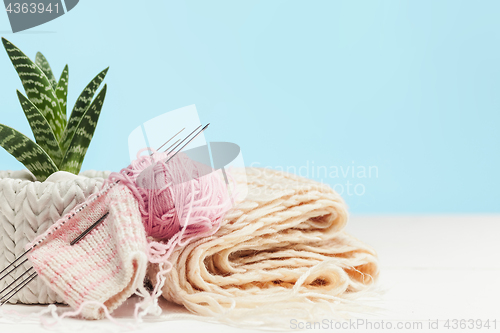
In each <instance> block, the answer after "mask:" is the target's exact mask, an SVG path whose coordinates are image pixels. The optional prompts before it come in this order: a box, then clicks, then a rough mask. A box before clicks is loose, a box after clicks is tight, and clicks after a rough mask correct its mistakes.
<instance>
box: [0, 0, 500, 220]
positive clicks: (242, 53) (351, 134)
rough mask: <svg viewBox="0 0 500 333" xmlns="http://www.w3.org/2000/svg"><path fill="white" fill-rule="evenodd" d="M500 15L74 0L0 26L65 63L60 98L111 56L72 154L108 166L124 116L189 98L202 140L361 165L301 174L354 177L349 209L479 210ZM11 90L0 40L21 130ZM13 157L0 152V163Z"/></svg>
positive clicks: (23, 125)
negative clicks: (81, 150) (97, 109)
mask: <svg viewBox="0 0 500 333" xmlns="http://www.w3.org/2000/svg"><path fill="white" fill-rule="evenodd" d="M499 17H500V2H498V1H411V2H405V1H333V0H326V1H317V0H316V1H306V0H302V1H279V0H272V1H250V0H247V1H234V0H228V1H205V0H201V1H123V0H122V1H98V0H81V1H80V3H79V4H78V5H77V6H76V7H75V8H74V9H73V10H72V11H71V12H69V13H67V14H66V15H64V16H62V17H60V18H59V19H56V20H54V21H52V22H49V23H47V24H44V25H42V26H39V27H36V28H34V29H31V30H29V31H27V32H25V33H18V34H12V33H9V31H10V26H9V24H8V21H7V15H6V13H5V12H0V31H2V33H1V35H2V36H4V37H6V38H7V39H9V40H10V41H12V42H13V43H14V44H16V45H17V46H19V47H20V48H21V49H22V50H23V51H24V52H26V53H27V54H28V55H30V56H32V57H33V58H34V56H35V53H36V51H42V52H43V53H44V54H45V55H46V57H47V58H48V60H49V61H50V63H51V65H52V68H53V69H54V71H55V72H56V76H58V75H59V74H60V72H61V71H62V69H63V67H64V65H65V64H66V63H69V68H70V81H69V89H70V90H69V91H70V94H69V104H70V105H71V106H72V105H73V104H74V102H75V100H76V97H77V95H78V94H79V93H80V91H81V90H82V89H83V87H84V86H85V85H86V84H87V82H88V81H90V80H91V78H92V77H93V76H94V75H95V74H97V73H98V72H99V71H100V70H102V69H103V68H105V67H107V66H110V67H111V68H110V71H109V73H108V76H107V78H106V82H107V83H108V85H109V89H108V95H107V96H106V101H105V105H104V108H103V114H102V115H101V119H100V121H99V125H98V128H97V132H96V135H95V138H94V141H93V143H92V145H91V147H90V150H89V152H88V153H87V158H86V161H85V163H84V169H101V170H102V169H107V170H119V169H120V168H122V167H124V166H125V165H127V164H128V163H129V157H128V148H127V138H128V135H129V133H130V132H131V131H132V130H133V129H134V128H135V127H137V126H138V125H140V124H141V123H143V122H145V121H147V120H149V119H151V118H153V117H155V116H158V115H160V114H162V113H164V112H167V111H169V110H173V109H176V108H179V107H183V106H186V105H190V104H196V106H197V108H198V112H199V115H200V119H201V121H202V122H210V123H211V124H212V125H211V127H210V129H209V131H208V132H207V133H206V138H207V140H209V141H231V142H235V143H237V144H239V145H240V146H241V147H242V150H243V156H244V158H245V162H246V164H247V165H252V164H253V165H254V166H255V165H259V166H271V167H275V168H284V169H286V168H287V167H289V168H290V167H295V168H296V170H297V171H298V170H299V167H301V166H303V169H302V171H303V175H306V171H307V170H309V176H310V177H313V176H312V170H313V165H314V168H317V167H321V166H323V167H326V168H328V170H331V168H332V167H333V166H337V167H338V168H339V170H340V167H342V168H344V171H345V169H346V168H347V167H352V166H355V167H356V168H357V169H356V170H358V167H359V166H364V167H366V168H368V167H369V166H375V167H376V168H377V170H378V177H376V175H374V174H372V177H371V178H360V177H357V176H356V175H355V177H352V174H350V175H348V176H346V177H344V176H343V175H342V174H341V172H340V171H339V173H340V175H339V177H338V178H335V177H330V176H328V177H316V175H315V176H314V177H313V178H315V179H317V180H322V181H324V182H326V183H329V184H331V185H336V184H341V185H343V186H346V182H347V181H349V182H350V183H351V184H353V185H354V184H361V185H362V187H358V193H359V192H360V191H361V189H362V188H363V189H364V194H363V195H356V194H352V191H353V189H352V188H351V195H348V194H347V193H344V195H343V196H344V198H345V199H346V201H347V203H348V204H349V206H350V208H351V211H352V212H355V213H477V212H484V213H491V212H500V205H499V199H500V195H499V185H500V176H499V171H498V170H499V166H500V152H499V143H500V131H499V129H498V128H499V125H500V20H499ZM16 89H20V90H22V86H21V83H20V80H19V78H18V77H17V74H16V72H15V70H14V69H13V67H12V65H11V63H10V61H9V59H8V57H7V55H6V53H5V52H4V51H3V49H1V50H0V100H1V104H0V122H2V123H5V124H7V125H10V126H13V127H15V128H17V129H19V130H21V131H22V132H24V133H30V135H31V132H30V129H29V126H28V123H27V121H26V119H25V118H24V115H23V113H22V111H21V107H20V105H19V102H18V100H17V97H16V94H15V90H16ZM307 165H309V169H307V170H306V166H307ZM20 168H22V165H21V164H20V163H18V162H17V161H16V160H15V159H14V158H13V157H11V156H10V155H8V154H7V153H6V152H5V151H4V150H2V151H1V152H0V169H20ZM372 170H373V169H372ZM337 189H340V187H337ZM344 189H345V188H344ZM345 190H346V189H345Z"/></svg>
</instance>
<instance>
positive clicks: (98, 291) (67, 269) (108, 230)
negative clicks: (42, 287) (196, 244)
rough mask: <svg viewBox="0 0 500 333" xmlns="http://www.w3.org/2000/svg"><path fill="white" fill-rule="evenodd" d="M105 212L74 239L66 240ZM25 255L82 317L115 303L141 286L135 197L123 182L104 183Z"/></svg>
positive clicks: (142, 258) (143, 263)
mask: <svg viewBox="0 0 500 333" xmlns="http://www.w3.org/2000/svg"><path fill="white" fill-rule="evenodd" d="M107 212H109V215H108V216H107V217H106V219H105V220H104V221H103V222H101V223H100V224H99V225H98V226H97V227H96V228H94V229H93V230H92V231H91V232H90V233H89V234H88V235H87V236H86V237H84V238H82V239H81V240H80V241H79V242H78V243H76V244H74V245H70V243H71V242H72V241H73V240H74V239H75V238H77V237H78V236H79V235H80V234H82V232H84V231H85V230H86V229H87V228H88V227H89V226H91V225H92V224H94V222H96V221H98V220H99V219H100V218H101V217H102V216H103V215H105V214H106V213H107ZM33 244H37V245H36V246H35V247H34V248H33V250H31V251H30V253H29V255H28V256H29V259H30V261H31V263H32V264H33V268H34V269H35V270H36V272H37V273H38V276H39V277H40V278H41V279H42V280H43V281H44V282H45V283H46V284H47V285H48V286H50V288H52V289H53V290H54V291H55V292H56V293H57V294H58V295H59V296H61V298H62V299H63V300H64V301H65V302H66V303H68V304H69V305H71V306H72V307H73V308H74V309H79V310H80V314H81V315H82V316H83V317H84V318H87V319H100V318H103V317H104V315H105V312H104V309H103V307H102V304H104V305H105V306H106V307H107V310H108V311H109V312H111V311H113V310H114V309H116V308H117V307H118V306H119V305H120V304H122V303H123V302H124V301H125V300H126V299H127V298H128V297H130V296H131V295H132V294H133V293H134V292H135V291H136V289H137V288H139V289H141V288H142V289H144V287H143V285H144V276H145V274H146V268H147V263H148V259H147V256H146V252H145V251H146V250H145V249H146V233H145V230H144V226H143V224H142V220H141V214H140V212H139V209H138V206H137V201H136V200H135V198H134V196H133V195H132V193H131V192H130V190H129V189H128V188H127V187H125V186H123V185H116V184H112V185H108V186H106V187H104V188H103V189H102V190H101V191H100V192H98V193H96V194H93V195H92V196H90V197H89V199H88V200H87V201H86V202H85V203H83V204H80V205H78V206H76V207H75V209H73V210H72V211H71V212H70V213H68V214H67V215H66V216H64V217H63V218H61V219H60V220H59V221H58V222H57V223H56V224H54V225H53V226H52V227H51V228H49V229H48V230H47V231H46V232H45V233H44V234H43V235H41V236H40V237H39V238H37V239H35V241H34V242H33V243H32V244H31V245H29V246H32V245H33Z"/></svg>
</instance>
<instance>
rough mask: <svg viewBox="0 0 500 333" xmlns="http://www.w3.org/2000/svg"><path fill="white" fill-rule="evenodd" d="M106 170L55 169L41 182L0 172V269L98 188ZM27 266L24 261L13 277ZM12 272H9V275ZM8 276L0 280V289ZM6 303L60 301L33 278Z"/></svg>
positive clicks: (22, 174)
mask: <svg viewBox="0 0 500 333" xmlns="http://www.w3.org/2000/svg"><path fill="white" fill-rule="evenodd" d="M109 173H110V172H109V171H85V172H83V173H81V174H80V175H79V176H76V175H71V174H68V173H65V172H56V173H55V174H53V175H52V176H50V177H49V178H48V179H47V180H46V181H44V182H42V183H41V182H38V181H33V176H32V175H31V174H30V173H29V172H28V171H27V170H23V171H0V271H2V270H3V269H4V268H5V267H7V266H8V265H9V264H10V263H12V262H13V261H14V260H15V259H16V258H18V257H19V256H21V255H22V254H23V253H24V251H25V250H24V248H25V246H26V244H27V243H29V242H31V241H32V240H33V239H34V238H35V237H36V236H38V235H40V234H42V233H43V232H45V230H47V228H49V226H51V225H52V224H53V223H54V222H56V221H57V220H58V219H59V218H60V217H61V216H63V215H65V214H66V213H68V212H69V211H70V210H71V209H73V208H74V207H75V206H76V205H78V204H79V203H81V202H83V201H85V199H86V198H87V197H88V196H90V195H91V194H92V193H94V192H97V191H98V190H100V189H101V187H102V184H103V182H104V180H105V179H106V178H107V177H108V175H109ZM30 267H31V265H30V263H29V262H27V263H25V264H24V267H20V268H18V269H17V270H16V276H18V275H19V274H20V273H23V272H24V271H25V270H27V269H29V268H30ZM11 275H12V274H11ZM13 280H14V279H13V278H12V277H10V276H9V277H7V278H5V279H3V280H2V281H0V290H3V289H4V288H5V287H6V286H8V285H9V284H10V283H11V282H13ZM9 302H10V303H26V304H48V303H62V302H63V301H62V299H61V298H60V297H59V296H58V295H57V294H56V293H55V292H53V291H52V290H50V289H49V288H48V287H47V286H46V285H45V284H44V282H43V281H41V280H40V279H35V280H34V281H32V282H31V283H30V284H28V285H27V286H26V287H25V288H24V289H22V290H21V291H20V292H19V293H18V294H17V295H15V296H14V297H12V298H11V299H10V301H9Z"/></svg>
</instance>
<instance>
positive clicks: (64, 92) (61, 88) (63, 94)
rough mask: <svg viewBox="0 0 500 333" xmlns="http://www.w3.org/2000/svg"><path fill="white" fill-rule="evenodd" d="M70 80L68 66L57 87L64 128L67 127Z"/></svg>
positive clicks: (65, 67)
mask: <svg viewBox="0 0 500 333" xmlns="http://www.w3.org/2000/svg"><path fill="white" fill-rule="evenodd" d="M68 78H69V69H68V65H66V66H64V69H63V71H62V73H61V77H60V78H59V82H58V83H57V87H56V96H57V100H58V101H59V106H60V107H61V111H62V114H63V117H64V122H65V124H64V127H66V122H67V118H66V104H67V101H68Z"/></svg>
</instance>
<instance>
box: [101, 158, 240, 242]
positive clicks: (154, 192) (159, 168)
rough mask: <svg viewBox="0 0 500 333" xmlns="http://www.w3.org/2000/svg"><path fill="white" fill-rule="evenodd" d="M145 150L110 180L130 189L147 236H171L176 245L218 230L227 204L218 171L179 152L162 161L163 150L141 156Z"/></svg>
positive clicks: (224, 187)
mask: <svg viewBox="0 0 500 333" xmlns="http://www.w3.org/2000/svg"><path fill="white" fill-rule="evenodd" d="M147 150H148V151H151V150H150V149H147ZM144 151H145V149H143V150H141V151H139V153H138V154H137V159H136V160H134V161H133V162H132V163H131V164H130V165H129V166H128V167H127V168H124V169H122V170H121V171H120V173H112V174H111V175H110V177H109V179H108V181H116V180H120V182H122V183H123V184H125V185H126V186H127V187H129V188H130V189H131V191H132V193H134V195H135V197H136V199H137V201H138V204H139V209H140V211H141V214H142V219H143V223H144V227H145V229H146V233H147V235H148V236H151V237H153V238H155V239H157V240H171V239H172V238H175V240H176V241H175V243H177V244H178V245H184V244H186V243H187V242H189V240H191V239H193V238H197V237H200V236H208V235H210V234H213V233H214V232H215V231H217V229H218V227H219V225H220V222H221V221H222V218H223V216H224V214H225V213H226V212H227V211H228V210H229V209H230V208H231V200H230V196H229V195H228V190H227V187H226V183H225V182H224V180H223V178H222V176H221V175H220V174H219V173H220V171H219V172H216V171H214V170H212V168H211V167H209V166H207V165H204V164H202V163H199V162H196V161H193V160H192V159H190V158H189V157H188V156H187V155H186V154H183V153H179V154H177V155H176V156H175V157H174V158H173V159H171V160H170V161H169V162H168V163H165V161H166V160H167V159H168V157H169V156H168V155H167V154H166V153H158V152H154V151H153V154H152V155H150V156H147V155H141V154H142V152H144Z"/></svg>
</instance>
